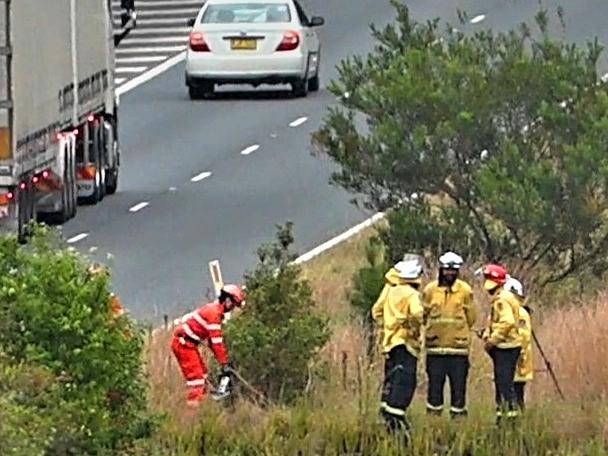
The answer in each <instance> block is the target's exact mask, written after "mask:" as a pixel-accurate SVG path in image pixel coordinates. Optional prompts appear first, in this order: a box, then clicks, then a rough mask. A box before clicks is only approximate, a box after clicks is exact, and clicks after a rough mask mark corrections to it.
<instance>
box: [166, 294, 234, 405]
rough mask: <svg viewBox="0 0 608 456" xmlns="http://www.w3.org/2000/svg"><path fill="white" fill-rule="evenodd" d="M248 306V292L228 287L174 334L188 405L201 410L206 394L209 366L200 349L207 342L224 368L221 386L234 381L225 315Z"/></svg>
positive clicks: (189, 316)
mask: <svg viewBox="0 0 608 456" xmlns="http://www.w3.org/2000/svg"><path fill="white" fill-rule="evenodd" d="M244 304H245V292H244V291H243V289H242V288H241V287H239V286H238V285H233V284H229V285H225V286H224V287H223V288H222V289H221V291H220V296H219V298H218V299H217V300H216V301H213V302H210V303H208V304H205V305H203V306H201V307H199V308H198V309H196V310H195V311H193V312H190V313H188V314H186V315H184V316H183V317H182V318H181V320H180V324H179V326H178V327H177V328H176V330H175V332H174V334H173V340H172V341H171V349H172V351H173V354H174V355H175V358H176V359H177V362H178V364H179V367H180V369H181V371H182V374H183V376H184V378H185V379H186V385H187V386H188V394H187V402H188V405H191V406H198V405H199V404H200V403H201V401H202V400H203V399H204V398H205V395H206V393H207V365H206V364H205V361H204V360H203V357H202V356H201V353H200V350H199V346H200V345H201V344H202V343H203V342H205V343H207V344H208V346H209V348H211V350H212V351H213V354H214V356H215V358H216V359H217V361H218V363H219V364H220V365H221V366H222V375H221V379H220V384H222V383H224V382H223V380H225V379H230V378H231V369H230V364H229V358H228V350H227V348H226V345H225V344H224V334H223V330H222V323H223V321H224V314H225V313H226V312H231V311H232V310H233V309H234V308H235V307H241V306H243V305H244Z"/></svg>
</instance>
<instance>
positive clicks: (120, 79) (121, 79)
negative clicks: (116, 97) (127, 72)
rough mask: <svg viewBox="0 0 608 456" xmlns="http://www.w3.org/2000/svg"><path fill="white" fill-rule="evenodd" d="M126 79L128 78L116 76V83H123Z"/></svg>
mask: <svg viewBox="0 0 608 456" xmlns="http://www.w3.org/2000/svg"><path fill="white" fill-rule="evenodd" d="M126 80H127V78H116V79H114V84H116V85H118V84H122V83H123V82H125V81H126Z"/></svg>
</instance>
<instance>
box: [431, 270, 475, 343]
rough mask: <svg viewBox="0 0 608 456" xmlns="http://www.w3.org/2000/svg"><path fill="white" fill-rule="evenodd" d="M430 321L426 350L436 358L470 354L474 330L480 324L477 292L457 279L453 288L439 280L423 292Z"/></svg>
mask: <svg viewBox="0 0 608 456" xmlns="http://www.w3.org/2000/svg"><path fill="white" fill-rule="evenodd" d="M422 303H423V306H424V313H425V322H426V337H425V340H426V349H427V353H429V354H433V355H467V354H468V353H469V348H470V345H471V328H472V327H473V326H474V325H475V322H476V321H477V312H476V309H475V306H474V304H473V291H472V289H471V287H470V286H469V284H467V283H466V282H464V281H462V280H456V282H454V284H453V285H452V286H451V287H447V286H440V285H439V282H438V281H437V280H435V281H433V282H431V283H429V284H428V285H427V286H426V287H425V288H424V291H423V292H422Z"/></svg>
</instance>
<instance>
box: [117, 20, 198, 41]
mask: <svg viewBox="0 0 608 456" xmlns="http://www.w3.org/2000/svg"><path fill="white" fill-rule="evenodd" d="M184 23H185V21H184ZM191 29H192V27H146V28H134V29H133V30H132V31H131V32H130V35H129V36H137V35H162V34H164V33H182V32H183V33H184V34H186V33H187V32H189V31H190V30H191ZM127 40H128V38H125V43H126V42H127ZM150 40H154V41H158V40H157V38H150Z"/></svg>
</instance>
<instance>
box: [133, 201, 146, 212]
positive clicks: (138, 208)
mask: <svg viewBox="0 0 608 456" xmlns="http://www.w3.org/2000/svg"><path fill="white" fill-rule="evenodd" d="M149 204H150V203H148V202H147V201H142V202H141V203H138V204H136V205H135V206H133V207H132V208H131V209H129V212H137V211H141V210H142V209H143V208H144V207H146V206H148V205H149Z"/></svg>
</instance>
